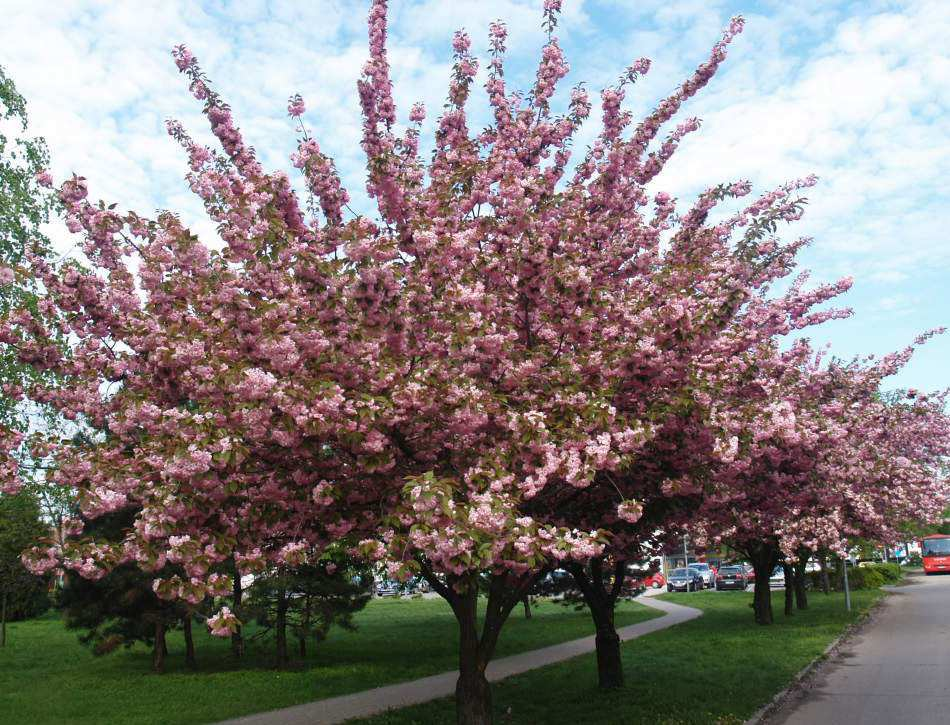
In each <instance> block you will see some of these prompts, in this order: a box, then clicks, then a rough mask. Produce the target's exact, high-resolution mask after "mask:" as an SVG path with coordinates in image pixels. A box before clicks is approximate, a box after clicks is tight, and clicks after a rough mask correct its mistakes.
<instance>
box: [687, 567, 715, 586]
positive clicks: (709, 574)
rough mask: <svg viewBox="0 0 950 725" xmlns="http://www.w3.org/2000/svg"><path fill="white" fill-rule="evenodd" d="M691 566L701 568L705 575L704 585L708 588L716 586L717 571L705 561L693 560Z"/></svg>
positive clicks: (700, 570)
mask: <svg viewBox="0 0 950 725" xmlns="http://www.w3.org/2000/svg"><path fill="white" fill-rule="evenodd" d="M689 567H690V569H698V570H699V573H700V575H702V577H703V586H704V587H705V588H706V589H712V588H713V587H714V586H716V573H715V572H714V571H713V570H712V567H711V566H709V564H707V563H706V562H705V561H691V562H690V564H689Z"/></svg>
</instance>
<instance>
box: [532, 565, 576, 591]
mask: <svg viewBox="0 0 950 725" xmlns="http://www.w3.org/2000/svg"><path fill="white" fill-rule="evenodd" d="M573 587H574V577H572V576H571V575H570V573H568V572H566V571H564V569H555V570H554V571H552V572H548V574H546V575H545V576H544V578H543V579H541V580H540V581H539V582H538V583H537V584H535V586H534V589H533V590H532V592H531V593H532V594H535V595H537V596H541V597H560V596H563V595H564V592H566V591H568V590H569V589H572V588H573Z"/></svg>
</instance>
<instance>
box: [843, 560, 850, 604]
mask: <svg viewBox="0 0 950 725" xmlns="http://www.w3.org/2000/svg"><path fill="white" fill-rule="evenodd" d="M850 560H851V557H850V556H846V557H845V559H844V562H843V564H844V607H845V609H847V610H848V611H849V612H850V611H851V587H850V586H849V585H848V562H849V561H850Z"/></svg>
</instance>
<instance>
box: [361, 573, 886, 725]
mask: <svg viewBox="0 0 950 725" xmlns="http://www.w3.org/2000/svg"><path fill="white" fill-rule="evenodd" d="M882 596H884V593H883V592H882V591H880V590H871V591H857V592H853V593H852V603H853V610H852V611H851V612H850V613H849V612H847V611H845V608H844V598H843V595H841V594H831V595H828V596H825V595H822V594H821V593H815V592H812V593H810V596H809V609H807V610H805V611H796V612H795V614H794V615H793V616H792V617H785V616H784V615H783V613H782V601H781V597H782V593H781V592H778V593H777V596H776V594H775V593H773V605H774V607H775V614H776V616H775V624H773V625H772V626H770V627H761V626H757V625H755V624H754V623H753V621H752V610H751V608H750V606H749V605H750V603H751V601H752V595H751V593H746V592H697V593H692V594H667V595H664V598H665V599H667V600H669V601H671V602H676V603H678V604H688V605H690V606H694V607H697V608H699V609H702V610H703V613H704V614H703V616H702V617H700V618H699V619H695V620H693V621H691V622H687V623H685V624H680V625H678V626H676V627H672V628H670V629H667V630H663V631H661V632H657V633H655V634H651V635H648V636H646V637H643V638H640V639H637V640H633V641H631V642H628V643H626V644H624V645H623V660H624V669H625V674H626V685H625V686H624V687H623V688H622V689H619V690H616V691H614V692H609V693H604V692H600V691H599V690H598V689H597V686H596V683H597V666H596V661H595V659H594V656H593V655H589V656H583V657H577V658H575V659H572V660H568V661H566V662H562V663H559V664H556V665H551V666H548V667H544V668H541V669H538V670H533V671H531V672H528V673H525V674H522V675H518V676H516V677H512V678H509V679H507V680H505V681H503V682H501V683H498V684H496V685H494V686H493V695H494V706H495V712H496V721H497V722H498V723H499V724H502V723H503V724H505V725H508V724H511V725H516V724H517V725H537V724H538V723H544V725H559V724H561V723H585V725H608V724H609V725H621V724H622V725H633V724H636V723H642V724H644V725H646V724H649V725H656V724H660V723H661V724H665V725H673V724H677V725H678V724H685V723H697V724H699V723H702V724H703V725H709V724H710V723H718V724H720V725H726V724H729V725H733V724H738V723H741V722H743V721H744V720H745V719H746V718H748V717H749V716H751V715H752V714H753V713H754V712H755V711H756V710H757V709H758V708H759V707H761V706H762V705H764V704H765V703H766V702H768V701H769V700H770V699H771V698H772V697H773V696H774V695H775V693H777V692H778V691H780V690H781V689H782V688H784V687H785V686H786V685H787V684H788V683H789V681H790V680H791V679H792V678H793V677H794V676H795V674H796V673H797V672H798V671H799V670H801V669H802V668H803V667H804V666H805V665H807V664H808V663H809V662H810V661H811V660H813V659H814V658H815V657H817V656H818V655H820V654H821V653H822V652H823V651H824V649H825V648H826V647H827V646H828V644H829V643H830V642H831V641H832V640H834V639H835V638H836V637H837V636H838V635H839V634H841V632H842V631H843V630H844V629H845V628H846V627H847V626H848V625H849V624H851V623H852V622H854V621H856V620H858V619H859V618H860V617H862V616H864V614H865V613H866V612H867V610H868V609H869V608H870V607H871V606H872V605H873V604H874V603H875V602H876V601H877V600H878V599H880V598H881V597H882ZM358 722H359V723H361V725H441V724H442V723H444V724H445V725H451V723H453V722H454V704H453V702H452V700H451V698H447V699H442V700H437V701H433V702H431V703H426V704H424V705H419V706H414V707H410V708H405V709H403V710H398V711H394V712H390V713H386V714H384V715H380V716H377V717H374V718H368V719H365V720H360V721H358Z"/></svg>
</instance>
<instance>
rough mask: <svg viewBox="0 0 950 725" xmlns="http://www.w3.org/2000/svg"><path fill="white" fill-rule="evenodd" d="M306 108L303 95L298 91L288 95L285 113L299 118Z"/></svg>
mask: <svg viewBox="0 0 950 725" xmlns="http://www.w3.org/2000/svg"><path fill="white" fill-rule="evenodd" d="M306 110H307V107H306V105H304V102H303V97H302V96H301V95H300V94H299V93H296V94H294V95H292V96H291V97H290V100H289V101H288V102H287V115H289V116H290V117H291V118H299V117H300V116H302V115H303V114H304V111H306Z"/></svg>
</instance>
